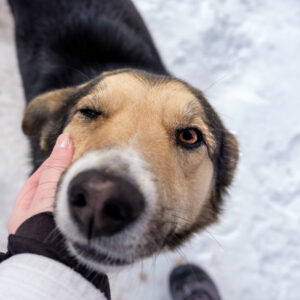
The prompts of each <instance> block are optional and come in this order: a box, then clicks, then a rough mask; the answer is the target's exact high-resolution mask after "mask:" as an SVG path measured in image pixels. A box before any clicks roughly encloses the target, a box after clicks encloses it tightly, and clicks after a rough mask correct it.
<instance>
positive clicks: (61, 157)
mask: <svg viewBox="0 0 300 300" xmlns="http://www.w3.org/2000/svg"><path fill="white" fill-rule="evenodd" d="M73 151H74V147H73V143H72V140H71V138H70V137H69V136H68V135H66V134H62V135H60V136H59V137H58V139H57V141H56V144H55V146H54V148H53V151H52V153H51V155H50V157H49V158H48V159H47V160H46V161H45V162H44V163H43V164H42V165H41V166H40V167H39V169H37V170H36V171H35V173H34V174H33V175H32V176H31V177H30V178H29V179H28V180H27V181H26V183H25V184H24V186H23V188H22V190H21V192H20V193H19V195H18V197H17V200H16V202H15V205H14V208H13V211H12V213H11V215H10V218H9V220H8V226H7V227H8V233H9V234H14V233H15V232H16V230H17V229H18V227H19V226H20V225H21V224H22V223H23V222H24V221H26V220H27V219H29V218H30V217H32V216H34V215H36V214H39V213H42V212H47V211H50V212H52V211H53V209H54V200H55V194H56V188H57V183H58V181H59V179H60V177H61V175H62V173H63V172H64V171H65V170H66V169H67V168H68V167H69V166H70V165H71V163H72V157H73Z"/></svg>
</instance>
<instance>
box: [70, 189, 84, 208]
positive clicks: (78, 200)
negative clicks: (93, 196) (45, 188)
mask: <svg viewBox="0 0 300 300" xmlns="http://www.w3.org/2000/svg"><path fill="white" fill-rule="evenodd" d="M70 203H71V204H72V205H74V206H78V207H83V206H86V205H87V200H86V196H85V194H84V193H83V192H81V191H76V192H72V193H71V195H70Z"/></svg>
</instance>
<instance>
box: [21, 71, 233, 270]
mask: <svg viewBox="0 0 300 300" xmlns="http://www.w3.org/2000/svg"><path fill="white" fill-rule="evenodd" d="M37 124H39V128H38V126H37ZM23 128H24V131H25V133H27V134H28V135H38V136H40V143H41V147H42V148H43V149H44V150H45V151H46V152H50V151H51V149H52V147H53V144H54V142H55V139H56V137H57V136H58V135H59V134H60V133H61V132H65V133H68V134H70V136H71V138H72V140H73V142H74V145H75V153H74V161H73V164H72V165H71V167H70V168H69V169H68V170H67V171H66V172H65V174H64V176H63V177H62V178H61V181H60V184H59V186H58V191H57V197H56V207H55V218H56V222H57V225H58V227H59V229H60V230H61V232H62V233H63V235H64V236H65V237H66V240H67V243H68V246H69V249H70V251H72V253H73V254H75V255H76V256H77V257H78V259H79V260H81V261H83V262H85V263H86V264H88V265H90V266H91V267H92V268H96V269H101V268H102V267H103V266H104V265H123V264H129V263H132V262H133V261H135V260H137V259H139V258H142V257H146V256H150V255H152V254H154V253H156V252H158V251H161V250H162V249H167V248H171V249H172V248H174V247H176V246H178V245H180V244H181V243H182V242H183V241H184V240H185V239H187V238H188V237H189V236H190V235H191V234H192V233H194V232H195V231H197V230H199V229H201V228H203V227H205V226H206V225H208V224H210V223H212V222H214V221H215V220H216V219H217V215H218V212H219V208H220V204H221V200H222V196H223V193H224V192H225V189H226V188H227V187H228V185H229V184H230V183H231V181H232V177H233V173H234V170H235V167H236V163H237V160H238V147H237V142H236V140H235V138H234V137H233V135H232V134H230V133H229V132H228V131H227V130H226V129H225V128H224V126H223V124H222V122H221V121H220V119H219V117H218V116H217V114H216V113H215V112H214V111H213V109H212V108H211V106H210V105H209V104H208V102H207V101H206V99H205V98H204V97H203V95H202V94H201V92H200V91H198V90H196V89H194V88H192V87H190V86H189V85H187V84H186V83H184V82H181V81H179V80H177V79H174V78H166V77H161V76H157V75H151V74H148V73H145V72H141V71H134V70H121V71H117V72H110V73H105V74H103V75H102V76H100V77H98V78H96V79H93V80H92V81H90V82H88V83H86V84H83V85H81V86H78V87H71V88H66V89H62V90H57V91H53V92H50V93H47V94H44V95H41V96H39V97H38V98H36V99H34V100H33V101H32V102H31V103H30V105H29V106H28V108H27V111H26V114H25V117H24V121H23Z"/></svg>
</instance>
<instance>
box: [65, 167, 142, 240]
mask: <svg viewBox="0 0 300 300" xmlns="http://www.w3.org/2000/svg"><path fill="white" fill-rule="evenodd" d="M68 197H69V205H70V211H71V214H72V216H73V217H74V219H75V220H76V222H77V223H78V226H79V228H80V230H81V231H82V232H84V233H85V234H86V235H87V236H88V238H92V237H99V236H111V235H113V234H115V233H117V232H120V231H121V230H123V229H124V228H126V227H127V226H128V225H129V224H131V223H133V222H134V221H135V220H137V218H138V217H139V216H140V215H141V214H142V212H143V211H144V208H145V201H144V198H143V196H142V194H141V193H140V192H139V190H138V188H137V187H135V186H134V185H133V184H132V183H130V182H129V181H127V180H126V179H124V178H121V177H118V176H114V175H107V174H105V173H102V172H100V171H96V170H89V171H84V172H82V173H79V174H78V175H77V176H76V177H74V178H73V179H72V181H71V182H70V184H69V189H68Z"/></svg>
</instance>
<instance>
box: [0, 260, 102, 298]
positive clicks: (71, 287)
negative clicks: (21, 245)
mask: <svg viewBox="0 0 300 300" xmlns="http://www.w3.org/2000/svg"><path fill="white" fill-rule="evenodd" d="M0 299H3V300H4V299H5V300H19V299H22V300H41V299H43V300H69V299H72V300H82V299H88V300H106V297H105V296H104V294H102V293H101V292H100V291H99V290H98V289H97V288H96V287H94V285H93V284H91V283H90V282H89V281H87V280H86V279H85V278H83V277H82V276H81V275H80V274H78V273H77V272H75V271H74V270H72V269H71V268H69V267H67V266H65V265H64V264H62V263H59V262H57V261H55V260H53V259H50V258H47V257H44V256H40V255H35V254H19V255H14V256H12V257H10V258H9V259H7V260H5V261H3V262H2V263H1V264H0Z"/></svg>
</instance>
